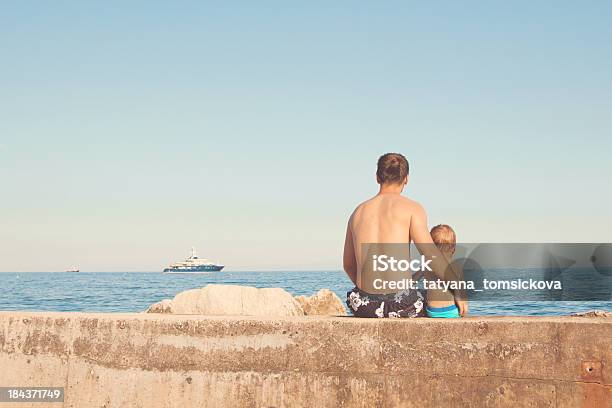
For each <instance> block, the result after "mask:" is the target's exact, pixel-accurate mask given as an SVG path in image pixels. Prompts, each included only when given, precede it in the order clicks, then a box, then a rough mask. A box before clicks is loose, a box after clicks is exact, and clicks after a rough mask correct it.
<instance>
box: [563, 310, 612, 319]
mask: <svg viewBox="0 0 612 408" xmlns="http://www.w3.org/2000/svg"><path fill="white" fill-rule="evenodd" d="M571 316H574V317H612V312H606V311H605V310H590V311H588V312H582V313H574V314H572V315H571Z"/></svg>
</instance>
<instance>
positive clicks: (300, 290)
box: [0, 271, 612, 316]
mask: <svg viewBox="0 0 612 408" xmlns="http://www.w3.org/2000/svg"><path fill="white" fill-rule="evenodd" d="M209 283H217V284H229V285H248V286H255V287H259V288H266V287H281V288H284V289H286V290H287V291H289V292H290V293H292V294H294V295H312V294H313V293H315V292H317V291H318V290H319V289H322V288H329V289H331V290H332V291H334V292H335V293H336V294H337V295H338V296H339V297H340V299H342V301H344V299H345V297H346V292H347V291H348V290H350V289H351V288H352V284H351V282H350V280H349V279H348V278H347V276H346V275H345V274H344V272H341V271H333V272H322V271H312V272H293V271H292V272H231V271H228V272H225V271H224V272H216V273H210V274H162V273H159V272H155V273H153V272H151V273H145V272H140V273H136V272H79V273H67V272H29V273H13V272H8V273H0V290H1V293H2V296H0V310H29V311H83V312H85V311H86V312H140V311H143V310H145V309H146V308H147V307H148V306H149V305H150V304H152V303H155V302H158V301H160V300H162V299H166V298H172V297H174V296H175V295H176V294H177V293H179V292H181V291H184V290H187V289H194V288H201V287H203V286H206V285H207V284H209ZM592 309H602V310H608V311H610V310H612V302H610V301H597V302H594V301H592V302H567V301H565V302H561V301H530V302H525V301H523V302H510V301H503V302H491V301H487V302H470V314H472V315H498V316H513V315H514V316H516V315H523V316H524V315H567V314H571V313H575V312H581V311H587V310H592Z"/></svg>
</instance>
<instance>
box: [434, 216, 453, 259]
mask: <svg viewBox="0 0 612 408" xmlns="http://www.w3.org/2000/svg"><path fill="white" fill-rule="evenodd" d="M430 234H431V239H432V240H433V242H434V244H436V246H437V247H438V249H439V250H440V251H441V252H442V253H443V254H447V255H452V254H454V253H455V246H456V245H457V236H456V235H455V231H453V229H452V228H451V227H450V226H448V225H446V224H439V225H436V226H435V227H433V228H432V229H431V231H430Z"/></svg>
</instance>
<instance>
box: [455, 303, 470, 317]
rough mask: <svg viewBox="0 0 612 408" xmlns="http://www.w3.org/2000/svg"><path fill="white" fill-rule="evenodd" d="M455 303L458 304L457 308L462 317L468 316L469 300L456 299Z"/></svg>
mask: <svg viewBox="0 0 612 408" xmlns="http://www.w3.org/2000/svg"><path fill="white" fill-rule="evenodd" d="M455 304H456V305H457V309H459V315H460V316H461V317H466V316H467V314H468V301H467V300H459V299H455Z"/></svg>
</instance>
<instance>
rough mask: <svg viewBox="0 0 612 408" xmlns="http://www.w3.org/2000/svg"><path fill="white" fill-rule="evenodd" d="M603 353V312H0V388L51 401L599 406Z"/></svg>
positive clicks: (609, 347)
mask: <svg viewBox="0 0 612 408" xmlns="http://www.w3.org/2000/svg"><path fill="white" fill-rule="evenodd" d="M611 357H612V319H611V318H582V317H495V318H467V319H457V320H436V319H414V320H393V319H356V318H341V317H295V318H274V319H272V318H270V319H264V318H251V317H227V316H223V317H211V316H193V315H189V316H187V315H154V314H137V313H135V314H104V313H29V312H0V367H1V369H0V386H57V387H65V389H66V399H65V402H64V404H60V403H56V404H53V406H62V405H63V406H65V407H85V406H87V407H171V406H181V407H190V406H211V407H236V406H247V407H271V406H274V407H282V406H291V407H292V406H296V407H306V406H317V407H321V406H323V407H325V406H329V407H336V406H351V407H361V406H385V407H386V406H389V407H396V406H405V407H412V406H414V407H438V406H442V405H446V406H452V407H460V406H496V407H497V406H513V407H516V406H532V407H539V406H542V407H575V406H584V407H588V406H593V407H605V406H610V401H612V385H611V381H612V368H611V366H610V364H612V363H610V362H611V361H612V358H611ZM5 406H10V405H9V404H0V407H5ZM14 406H16V407H21V408H23V407H26V406H27V404H23V403H18V404H14ZM32 406H38V407H40V406H41V404H32Z"/></svg>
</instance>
